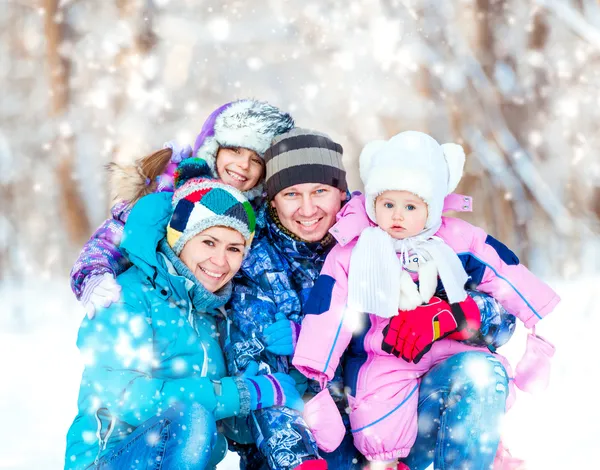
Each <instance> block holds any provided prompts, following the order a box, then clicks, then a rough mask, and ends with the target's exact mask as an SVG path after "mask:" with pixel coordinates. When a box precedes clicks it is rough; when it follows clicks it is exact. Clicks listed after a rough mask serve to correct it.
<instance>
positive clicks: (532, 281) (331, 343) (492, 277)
mask: <svg viewBox="0 0 600 470" xmlns="http://www.w3.org/2000/svg"><path fill="white" fill-rule="evenodd" d="M446 209H448V207H447V206H446ZM373 225H374V224H373V223H372V222H370V220H369V219H368V217H367V214H366V211H365V207H364V197H363V196H355V197H353V198H352V200H351V201H349V202H348V204H346V206H345V207H344V208H343V209H342V211H340V213H339V214H338V216H337V223H336V224H335V225H334V226H333V227H332V229H331V230H330V232H331V233H332V235H333V236H334V237H335V238H336V239H337V241H338V244H337V245H336V246H335V247H334V248H333V250H332V251H331V252H330V253H329V255H328V256H327V259H326V261H325V265H324V266H323V269H322V271H321V276H320V278H319V280H318V281H317V283H316V284H315V287H314V288H313V293H311V295H313V294H316V297H315V298H316V300H315V299H313V302H312V303H311V305H310V307H309V308H307V311H306V313H307V314H306V316H305V317H304V320H303V322H302V329H301V332H300V336H299V338H298V343H297V345H296V351H295V354H294V358H293V364H294V366H295V367H296V368H297V369H298V370H299V371H300V372H302V373H303V374H304V375H306V376H307V377H309V378H311V379H316V380H320V381H321V383H325V382H326V381H328V380H331V378H332V377H333V374H334V371H335V369H336V367H337V366H338V364H339V362H340V358H341V356H342V354H343V353H344V351H345V350H346V348H347V347H348V345H349V343H350V341H351V340H352V339H353V330H354V328H355V327H356V324H357V322H363V323H364V322H368V323H367V324H368V325H369V329H368V332H367V333H366V336H364V339H363V340H362V341H363V343H364V344H363V346H364V350H365V353H366V357H367V359H366V361H365V362H364V363H363V364H362V366H361V367H360V369H359V370H358V376H357V379H356V387H355V391H356V393H355V396H354V397H352V396H349V404H350V424H351V426H352V432H353V435H354V444H355V446H356V448H357V449H358V450H359V451H360V452H361V453H362V454H363V455H364V456H365V457H366V458H367V459H369V460H380V461H381V460H392V459H396V458H401V457H406V456H407V455H408V453H409V451H410V449H411V447H412V445H413V444H414V441H415V439H416V436H417V405H418V398H419V384H420V379H421V377H422V376H423V375H424V374H425V373H427V372H428V371H429V370H430V369H431V368H432V367H433V366H434V365H436V364H438V363H440V362H442V361H444V360H445V359H447V358H449V357H451V356H453V355H455V354H457V353H460V352H463V351H484V352H488V353H489V351H488V350H487V349H485V348H477V347H472V346H467V345H465V344H463V343H460V342H457V341H454V340H449V339H444V340H441V341H437V342H436V343H434V344H433V347H432V348H431V350H430V351H429V352H428V353H427V354H426V355H425V356H424V357H423V359H422V360H421V361H420V362H419V363H418V364H414V363H407V362H405V361H404V360H402V359H399V358H396V357H395V356H393V355H390V354H388V353H386V352H384V351H382V349H381V344H382V341H383V333H382V331H383V329H384V328H385V327H386V326H387V324H388V323H389V319H386V318H381V317H378V316H376V315H373V314H368V315H367V316H368V318H367V317H365V315H364V314H363V313H358V312H351V311H349V310H348V309H346V302H347V299H348V270H349V266H350V257H351V254H352V249H353V247H354V246H355V245H356V243H357V240H358V237H359V236H360V234H361V232H362V230H363V229H365V228H367V227H369V226H373ZM436 235H437V236H438V237H440V238H442V239H443V240H444V241H445V242H446V243H447V244H448V245H449V246H450V247H451V248H452V249H454V250H455V251H456V253H457V254H459V258H460V259H461V261H463V265H464V266H465V270H466V271H467V274H469V275H470V282H471V281H473V282H474V283H475V284H477V290H479V291H481V292H485V293H488V294H490V295H491V296H493V297H494V298H495V299H496V300H498V301H499V302H500V303H501V304H502V305H503V306H504V308H505V309H506V310H507V311H508V312H509V313H512V314H514V315H516V316H517V317H518V318H520V319H521V320H522V321H523V322H524V323H525V325H526V326H527V327H531V326H533V325H535V324H536V323H537V322H538V321H539V320H540V319H541V318H543V317H544V316H545V315H547V314H548V313H549V312H550V311H551V310H552V309H553V308H554V306H555V305H556V304H557V303H558V301H559V297H558V296H557V295H556V294H555V293H554V292H553V291H552V289H550V287H548V286H547V285H546V284H544V283H543V282H541V281H540V280H539V279H537V278H536V277H535V276H534V275H533V274H532V273H531V272H530V271H529V270H527V268H525V267H524V266H523V265H521V264H518V260H516V257H514V255H513V254H512V252H510V251H509V250H508V249H507V248H506V247H504V245H502V244H500V243H499V242H497V241H496V240H494V239H491V237H490V238H488V235H487V234H486V233H485V232H484V231H483V230H481V229H480V228H477V227H474V226H472V225H470V224H469V223H467V222H465V221H463V220H460V219H456V218H450V217H442V225H441V227H440V229H439V231H438V232H437V233H436ZM490 243H493V244H494V246H492V245H490ZM508 253H510V255H512V257H513V258H512V259H510V256H509V255H508ZM503 258H504V259H505V260H506V261H505V260H503ZM515 260H516V261H515ZM507 261H508V262H507ZM315 289H317V292H316V293H315V292H314V290H315ZM488 360H491V361H495V362H498V367H495V368H494V370H495V372H496V373H497V374H499V375H500V376H501V377H502V379H504V378H505V376H504V374H505V371H506V373H508V375H509V377H512V371H511V369H510V365H509V364H508V362H507V361H506V359H505V358H504V357H502V356H500V355H497V354H496V355H489V357H488ZM501 365H502V366H504V367H501ZM474 369H475V368H474ZM512 400H514V389H513V383H512V381H510V382H509V398H508V400H507V407H509V406H510V404H511V403H512Z"/></svg>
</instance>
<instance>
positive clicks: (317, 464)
mask: <svg viewBox="0 0 600 470" xmlns="http://www.w3.org/2000/svg"><path fill="white" fill-rule="evenodd" d="M294 468H295V470H327V461H326V460H325V459H313V460H305V461H304V462H302V463H301V464H300V465H298V466H297V467H294Z"/></svg>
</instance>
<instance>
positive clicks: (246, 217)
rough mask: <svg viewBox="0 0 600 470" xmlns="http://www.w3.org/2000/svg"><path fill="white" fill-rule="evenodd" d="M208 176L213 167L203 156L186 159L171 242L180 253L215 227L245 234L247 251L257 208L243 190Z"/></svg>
mask: <svg viewBox="0 0 600 470" xmlns="http://www.w3.org/2000/svg"><path fill="white" fill-rule="evenodd" d="M207 175H210V169H209V168H208V166H207V163H206V161H204V160H202V159H200V158H188V159H186V160H184V161H183V162H182V163H181V164H180V165H179V167H178V168H177V171H176V172H175V188H176V189H175V192H174V193H173V215H172V216H171V220H170V221H169V225H168V226H167V242H168V243H169V246H171V248H173V251H174V252H175V254H176V255H178V256H179V254H180V253H181V250H183V247H184V246H185V244H186V243H187V242H188V241H189V240H191V239H192V238H194V237H195V236H196V235H198V234H199V233H201V232H203V231H204V230H206V229H208V228H211V227H215V226H221V227H229V228H232V229H233V230H236V231H238V232H239V233H241V234H242V236H243V237H244V240H245V241H246V251H247V249H248V248H249V247H250V245H251V243H252V238H253V237H254V230H255V226H256V217H255V214H254V209H252V206H251V205H250V203H249V202H248V200H247V199H246V198H245V197H244V195H243V194H242V193H241V192H240V191H238V190H237V189H235V188H233V187H232V186H229V185H226V184H225V183H223V182H222V181H220V180H215V179H211V178H210V177H207Z"/></svg>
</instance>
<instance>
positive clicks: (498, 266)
mask: <svg viewBox="0 0 600 470" xmlns="http://www.w3.org/2000/svg"><path fill="white" fill-rule="evenodd" d="M463 223H464V224H466V225H467V226H468V228H466V229H465V230H462V233H463V234H467V233H471V234H472V237H471V240H470V241H469V243H470V252H471V254H472V255H473V256H474V257H475V259H476V260H478V261H479V262H481V263H483V264H484V265H485V271H484V274H483V278H482V280H481V283H480V284H479V286H478V287H477V290H479V291H481V292H485V293H487V294H489V295H491V296H492V297H493V298H494V299H496V300H497V301H498V302H500V303H501V304H502V306H503V307H504V308H505V309H506V310H507V311H508V312H509V313H512V314H513V315H516V316H517V317H518V318H519V319H520V320H521V321H522V322H523V323H524V324H525V326H526V327H527V328H531V327H532V326H534V325H535V324H536V323H537V322H538V321H540V320H541V319H542V318H544V317H545V316H546V315H548V314H549V313H550V312H551V311H552V310H553V309H554V308H555V307H556V305H557V304H558V302H559V301H560V297H559V296H558V295H557V294H556V292H554V291H553V290H552V289H551V288H550V286H548V285H547V284H546V283H545V282H543V281H541V280H540V279H538V278H537V277H536V276H535V275H534V274H533V273H532V272H531V271H529V269H527V268H526V267H525V266H523V265H522V264H520V263H519V262H518V260H517V259H516V257H515V259H514V261H513V262H509V263H507V262H506V261H504V260H503V259H502V257H501V256H500V254H499V251H498V250H497V249H496V248H494V246H492V244H491V243H488V242H487V241H488V240H489V239H490V237H489V236H488V234H487V233H485V231H483V230H482V229H481V228H479V227H474V226H472V225H470V224H467V223H466V222H463ZM496 244H498V245H501V244H500V243H499V242H496ZM501 246H502V248H505V247H504V246H503V245H501ZM506 251H507V252H508V249H506ZM511 254H512V252H511ZM513 256H514V255H513Z"/></svg>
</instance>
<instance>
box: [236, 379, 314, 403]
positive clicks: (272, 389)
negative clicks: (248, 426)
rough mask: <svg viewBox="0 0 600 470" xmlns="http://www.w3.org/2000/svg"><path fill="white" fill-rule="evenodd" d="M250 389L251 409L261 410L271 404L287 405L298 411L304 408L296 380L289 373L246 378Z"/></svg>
mask: <svg viewBox="0 0 600 470" xmlns="http://www.w3.org/2000/svg"><path fill="white" fill-rule="evenodd" d="M244 380H245V381H246V385H247V386H248V390H249V391H250V409H251V410H260V409H262V408H269V407H271V406H287V407H288V408H293V409H294V410H297V411H300V412H301V411H302V410H303V409H304V402H303V401H302V397H301V396H300V394H299V393H298V390H296V382H295V381H294V379H293V378H291V377H290V376H289V375H287V374H282V373H281V372H276V373H274V374H267V375H256V376H254V377H246V378H245V379H244Z"/></svg>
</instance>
